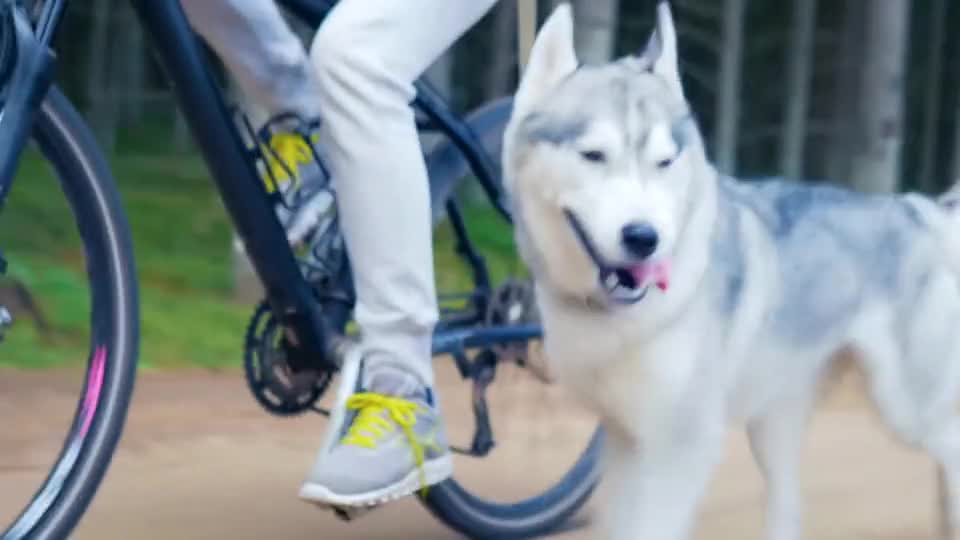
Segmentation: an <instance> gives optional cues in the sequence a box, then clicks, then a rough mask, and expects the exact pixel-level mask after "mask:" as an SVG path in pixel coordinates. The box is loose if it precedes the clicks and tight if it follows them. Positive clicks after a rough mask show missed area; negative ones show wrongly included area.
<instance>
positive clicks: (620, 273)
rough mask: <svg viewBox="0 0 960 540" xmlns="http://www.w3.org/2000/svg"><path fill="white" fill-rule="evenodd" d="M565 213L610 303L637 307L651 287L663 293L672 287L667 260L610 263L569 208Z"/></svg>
mask: <svg viewBox="0 0 960 540" xmlns="http://www.w3.org/2000/svg"><path fill="white" fill-rule="evenodd" d="M564 214H565V215H566V217H567V221H568V222H569V223H570V226H571V228H572V229H573V231H574V233H575V234H576V236H577V239H578V240H580V244H581V245H582V246H583V249H584V251H586V252H587V255H588V256H589V257H590V259H591V260H592V261H593V263H594V264H595V265H596V267H597V270H598V271H599V281H600V288H601V289H602V290H603V292H604V294H606V296H607V298H609V299H610V300H611V301H613V302H614V303H617V304H635V303H637V302H639V301H640V300H643V298H644V297H645V296H646V295H647V292H649V290H650V287H651V286H656V287H657V288H658V289H660V290H661V291H665V290H667V287H668V286H669V285H670V264H669V262H668V261H649V260H648V261H641V262H637V263H632V264H628V265H622V266H621V265H615V264H609V263H607V262H606V261H605V260H604V259H603V257H602V256H601V255H600V252H599V251H598V250H597V248H596V246H595V245H594V243H593V241H592V240H591V239H590V236H589V235H588V234H587V231H586V229H584V227H583V225H581V224H580V220H579V219H577V216H576V214H574V213H573V212H572V211H571V210H569V209H564Z"/></svg>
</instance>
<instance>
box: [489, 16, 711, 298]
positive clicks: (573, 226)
mask: <svg viewBox="0 0 960 540" xmlns="http://www.w3.org/2000/svg"><path fill="white" fill-rule="evenodd" d="M503 166H504V178H505V184H506V188H507V190H508V192H509V193H510V196H511V199H512V201H513V205H514V210H515V212H516V214H517V220H516V221H517V223H518V242H519V244H520V249H521V252H522V253H523V255H524V257H525V259H526V260H527V262H528V264H530V266H531V267H533V268H534V271H535V272H536V273H537V274H538V277H539V278H545V279H546V280H547V281H549V282H550V283H551V285H552V286H554V287H560V288H562V289H563V290H564V292H566V293H567V294H573V295H578V296H584V295H592V294H595V293H596V291H597V288H598V276H599V279H600V281H599V285H600V288H601V290H602V291H604V293H605V294H606V295H607V296H608V299H610V300H613V301H615V302H620V303H632V302H635V301H638V300H640V299H641V298H643V296H644V295H645V294H646V293H647V291H648V289H649V288H650V286H658V287H659V288H661V289H666V288H667V285H668V283H669V278H670V264H671V259H672V256H673V254H674V250H675V247H676V242H677V241H678V236H679V235H680V232H681V231H682V228H683V222H684V221H685V220H686V217H687V214H688V212H689V208H690V206H691V198H692V197H693V194H694V192H695V190H694V186H693V184H694V183H695V181H696V178H697V177H698V175H699V174H698V173H702V172H703V167H705V166H707V163H706V157H705V155H704V151H703V143H702V140H701V137H700V134H699V132H698V131H697V127H696V125H695V122H694V121H693V119H692V117H691V115H690V109H689V107H688V105H687V103H686V100H685V98H684V94H683V88H682V86H681V82H680V73H679V69H678V63H677V46H676V33H675V31H674V26H673V20H672V16H671V14H670V8H669V7H668V6H667V4H666V3H665V2H663V3H661V4H660V5H659V6H658V8H657V26H656V29H655V30H654V32H653V35H652V36H651V38H650V41H649V45H648V46H647V49H646V51H645V52H644V53H643V54H642V55H640V56H630V57H626V58H622V59H619V60H617V61H614V62H610V63H607V64H603V65H596V66H579V63H578V61H577V58H576V53H575V52H574V45H573V16H572V14H571V10H570V7H569V5H568V4H562V5H560V6H559V7H557V8H556V9H555V11H554V12H553V13H552V14H551V15H550V17H549V18H548V20H547V21H546V23H545V24H544V25H543V27H542V28H541V30H540V32H539V33H538V35H537V38H536V39H535V41H534V45H533V48H532V49H531V51H530V58H529V62H528V65H527V67H526V69H525V72H524V74H523V77H522V79H521V81H520V86H519V88H518V91H517V94H516V97H515V101H514V108H513V112H512V116H511V118H510V121H509V123H508V126H507V129H506V132H505V138H504V150H503ZM699 176H702V175H699Z"/></svg>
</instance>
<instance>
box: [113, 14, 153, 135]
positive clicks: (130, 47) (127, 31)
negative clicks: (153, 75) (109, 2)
mask: <svg viewBox="0 0 960 540" xmlns="http://www.w3.org/2000/svg"><path fill="white" fill-rule="evenodd" d="M119 11H120V14H121V20H122V21H123V24H122V25H121V28H122V30H121V32H120V37H121V38H122V43H123V45H122V46H121V47H118V49H119V50H118V51H117V52H118V53H119V54H120V55H121V57H122V66H123V76H122V77H121V79H120V80H121V81H122V85H121V88H122V90H123V121H124V122H125V123H136V122H139V121H140V120H141V119H142V118H143V110H144V101H145V100H146V99H147V92H146V90H147V81H146V70H145V69H144V62H145V59H144V54H143V30H142V29H141V28H140V24H139V23H138V22H137V17H136V12H134V11H133V8H132V7H131V6H130V4H129V3H128V2H124V3H123V4H121V6H120V7H119Z"/></svg>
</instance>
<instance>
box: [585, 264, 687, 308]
mask: <svg viewBox="0 0 960 540" xmlns="http://www.w3.org/2000/svg"><path fill="white" fill-rule="evenodd" d="M600 284H601V286H602V287H603V290H604V292H605V293H606V294H607V296H608V297H609V298H610V299H611V300H613V301H615V302H617V303H623V304H632V303H634V302H639V301H640V300H642V299H643V297H644V296H646V295H647V291H649V290H650V287H651V286H655V287H657V288H658V289H660V290H661V291H665V290H667V287H668V286H669V285H670V278H669V265H668V264H666V263H665V262H656V263H640V264H636V265H633V266H621V267H613V268H605V269H601V271H600Z"/></svg>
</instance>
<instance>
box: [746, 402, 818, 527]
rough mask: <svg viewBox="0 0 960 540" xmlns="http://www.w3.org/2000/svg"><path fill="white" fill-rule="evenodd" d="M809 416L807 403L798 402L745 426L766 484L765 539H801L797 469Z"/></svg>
mask: <svg viewBox="0 0 960 540" xmlns="http://www.w3.org/2000/svg"><path fill="white" fill-rule="evenodd" d="M809 416H810V403H809V402H808V401H805V400H799V401H792V402H789V403H784V404H782V405H780V406H778V407H775V408H773V409H771V410H769V411H768V412H767V413H766V414H765V415H764V416H762V417H760V418H757V419H755V420H752V421H750V422H749V423H748V424H747V435H748V436H749V438H750V450H751V451H752V452H753V457H754V459H755V460H756V462H757V465H758V466H759V467H760V470H761V472H762V473H763V477H764V480H765V482H766V490H767V517H766V529H767V538H768V540H799V539H800V538H801V513H802V504H801V500H800V494H801V490H800V482H799V475H798V468H799V462H800V450H801V445H802V441H803V434H804V432H805V431H806V426H807V420H808V418H809Z"/></svg>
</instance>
